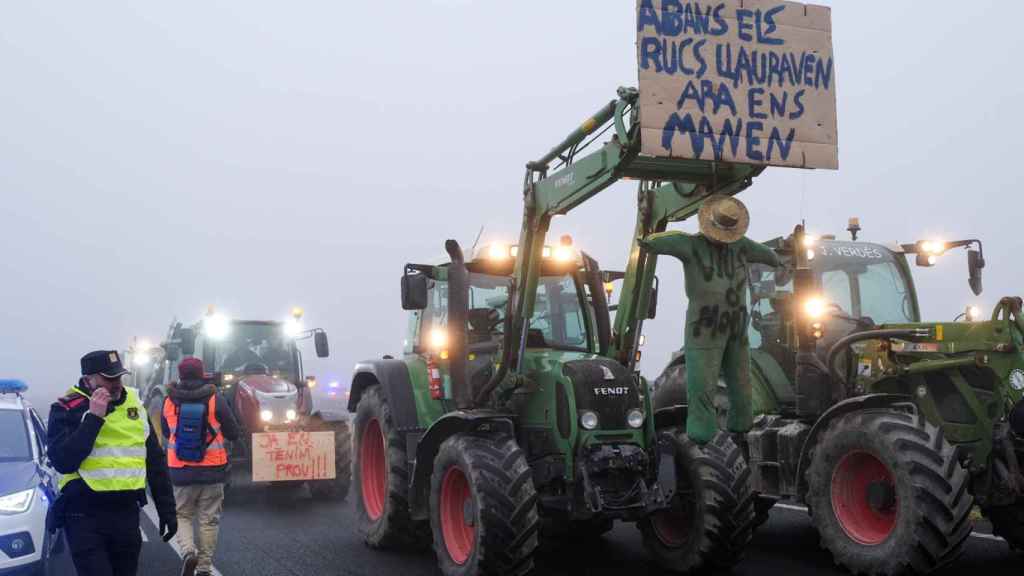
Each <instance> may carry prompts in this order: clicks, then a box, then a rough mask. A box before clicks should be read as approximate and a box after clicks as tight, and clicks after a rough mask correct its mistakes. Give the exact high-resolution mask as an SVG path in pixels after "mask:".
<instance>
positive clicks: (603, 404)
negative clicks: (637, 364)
mask: <svg viewBox="0 0 1024 576" xmlns="http://www.w3.org/2000/svg"><path fill="white" fill-rule="evenodd" d="M562 373H563V374H564V375H565V376H566V377H567V378H569V380H570V381H571V382H572V385H573V391H574V393H575V396H576V409H577V410H591V411H593V412H595V413H596V414H597V418H598V422H599V428H601V429H604V430H614V429H622V428H627V427H628V425H627V424H626V411H627V410H629V409H630V408H639V407H640V394H639V392H638V391H637V388H636V382H635V381H634V380H633V377H632V375H630V373H629V371H627V370H626V368H625V367H624V366H622V365H621V364H619V363H618V362H615V361H614V360H608V359H604V358H600V359H589V360H573V361H571V362H566V363H565V364H564V365H563V366H562Z"/></svg>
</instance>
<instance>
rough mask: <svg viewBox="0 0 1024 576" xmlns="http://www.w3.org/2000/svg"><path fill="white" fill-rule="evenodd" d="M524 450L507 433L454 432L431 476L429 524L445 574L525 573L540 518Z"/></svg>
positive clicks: (449, 575)
mask: <svg viewBox="0 0 1024 576" xmlns="http://www.w3.org/2000/svg"><path fill="white" fill-rule="evenodd" d="M531 474H532V473H531V471H530V467H529V465H528V464H527V463H526V456H525V455H524V454H523V451H522V450H521V449H520V448H519V446H518V445H517V444H516V442H515V440H513V439H512V438H510V437H507V436H497V437H490V436H471V435H465V434H457V435H455V436H452V437H451V438H449V439H448V440H445V442H444V443H443V444H442V445H441V449H440V451H439V452H438V454H437V457H436V458H435V460H434V471H433V476H431V480H430V527H431V529H432V530H433V533H434V551H435V553H436V554H437V561H438V564H439V565H440V567H441V572H443V573H444V574H445V575H447V576H452V575H458V576H470V575H474V576H475V575H484V574H502V575H504V574H512V575H521V574H526V573H527V572H529V571H530V570H531V569H532V568H533V552H534V550H535V549H536V548H537V534H538V531H539V527H540V519H539V517H538V514H537V492H536V491H535V490H534V487H533V477H532V475H531Z"/></svg>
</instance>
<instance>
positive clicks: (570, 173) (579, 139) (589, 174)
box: [475, 88, 763, 405]
mask: <svg viewBox="0 0 1024 576" xmlns="http://www.w3.org/2000/svg"><path fill="white" fill-rule="evenodd" d="M638 96H639V93H638V92H637V91H636V89H632V88H620V89H619V91H618V99H617V100H613V101H612V102H609V103H608V104H606V105H605V106H603V107H602V108H601V109H600V110H599V111H598V112H597V113H596V114H594V115H593V116H592V117H590V118H588V119H587V120H586V121H585V122H584V123H582V124H581V125H580V126H579V128H577V129H576V130H574V131H573V132H572V133H571V134H569V136H568V137H566V138H565V140H563V141H562V142H561V143H560V144H559V145H558V146H556V147H555V148H553V149H552V150H551V151H550V152H548V153H547V154H545V155H544V156H542V157H541V158H540V159H538V160H536V161H533V162H530V163H528V164H527V166H526V178H525V181H524V185H523V224H522V228H521V230H520V234H519V243H518V251H519V252H518V255H517V258H516V264H515V270H514V273H513V283H512V290H513V294H512V298H511V299H510V301H509V308H508V313H507V315H506V322H505V337H504V345H503V347H502V358H501V361H500V363H499V365H498V370H497V371H496V373H495V374H494V376H493V377H492V378H491V380H490V381H489V382H488V383H487V384H486V385H484V386H483V387H482V388H481V389H480V390H479V391H477V394H476V396H475V399H476V403H477V405H483V404H484V403H485V402H486V401H487V399H488V397H489V396H490V394H491V393H492V392H493V391H494V390H495V389H496V388H497V387H498V386H499V385H500V384H501V382H502V381H503V380H504V379H505V378H506V377H507V376H508V374H509V370H512V369H514V370H515V373H516V377H521V376H522V370H523V366H522V363H521V362H520V359H521V358H522V355H523V353H524V351H525V348H526V338H527V334H528V331H529V319H530V318H531V317H532V315H533V308H534V304H535V301H536V295H537V283H538V281H539V279H540V269H541V262H542V260H543V251H544V242H545V237H546V236H547V232H548V229H549V227H550V225H551V219H552V218H553V217H554V216H559V215H564V214H567V213H568V212H569V211H571V210H572V209H573V208H576V207H577V206H579V205H580V204H582V203H584V202H586V201H587V200H589V199H591V198H593V197H594V196H596V195H597V194H598V193H600V192H601V191H603V190H605V189H606V188H608V187H609V186H611V185H612V184H614V183H616V182H618V181H619V180H621V179H623V178H629V179H635V180H639V181H640V182H641V188H642V190H643V189H644V186H645V184H644V182H658V183H662V182H668V183H669V184H665V185H664V186H660V187H658V188H657V189H652V190H651V191H652V192H655V193H654V196H653V198H651V199H650V200H649V201H646V205H647V206H648V207H649V208H648V209H647V211H646V212H645V210H644V205H645V200H644V197H643V196H644V195H643V194H641V202H640V203H641V208H640V213H638V216H637V234H636V235H635V237H634V239H633V249H632V251H631V254H630V262H629V272H628V273H627V277H626V283H627V286H628V287H629V288H628V289H626V291H625V292H624V293H623V297H626V298H627V300H628V301H629V302H630V304H629V305H628V306H627V307H626V309H625V310H623V309H620V310H619V311H618V312H617V314H616V332H615V333H616V336H613V343H614V345H613V346H612V347H611V349H610V352H609V354H610V355H612V356H613V357H617V358H620V360H622V361H624V363H627V364H629V365H630V366H632V364H631V363H629V362H628V361H627V358H629V357H630V356H631V355H632V350H635V346H636V342H635V340H636V336H635V334H637V333H638V332H639V330H638V328H639V322H640V319H639V318H638V311H639V310H646V308H645V306H646V305H647V302H648V300H649V292H650V288H651V286H652V285H653V282H654V265H655V259H654V258H651V259H650V262H649V263H648V257H647V255H646V253H643V251H641V249H640V247H639V244H638V242H637V241H638V239H639V238H642V237H643V236H646V234H647V233H649V232H652V231H657V230H659V229H661V230H663V229H664V227H665V225H666V224H667V223H668V222H670V221H676V220H683V219H685V218H688V217H689V216H691V215H693V214H694V213H695V212H696V211H697V210H699V208H700V204H701V203H702V202H703V201H704V199H706V198H707V197H708V196H709V195H711V194H714V193H723V194H735V193H737V192H739V191H740V190H743V189H744V188H746V187H747V186H749V185H750V180H751V178H753V176H756V175H757V174H759V173H760V172H761V171H762V170H763V167H758V166H748V165H740V164H728V163H720V162H714V161H706V160H689V159H682V158H662V157H651V156H642V155H640V153H639V151H640V132H639V129H638V124H639V123H638V111H637V109H636V103H637V100H638ZM612 128H614V134H613V135H612V137H611V138H610V139H609V140H608V141H607V142H605V143H604V144H602V145H601V146H600V148H599V149H597V150H595V151H593V152H590V153H589V154H586V155H583V156H580V157H579V158H577V154H578V153H579V152H580V150H582V149H585V148H587V147H589V146H590V144H591V143H593V142H595V141H596V140H597V139H598V138H599V137H600V136H601V134H603V133H604V132H605V131H606V130H610V129H612ZM595 133H596V136H594V137H593V138H592V139H591V140H590V141H589V142H587V141H586V140H587V138H588V137H590V136H591V135H593V134H595ZM556 160H560V161H561V164H560V165H559V166H557V167H556V168H557V169H556V171H555V172H553V173H551V174H549V173H548V170H549V166H550V164H551V163H552V162H554V161H556ZM659 226H660V228H659Z"/></svg>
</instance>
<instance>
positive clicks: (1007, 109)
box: [0, 0, 1024, 402]
mask: <svg viewBox="0 0 1024 576" xmlns="http://www.w3.org/2000/svg"><path fill="white" fill-rule="evenodd" d="M825 3H828V4H833V3H830V2H825ZM148 4H149V5H141V4H140V3H133V2H104V3H98V2H88V3H82V2H55V3H41V2H5V3H3V4H2V5H0V73H2V75H3V76H2V78H3V83H2V87H3V89H2V90H0V246H2V247H3V253H2V257H0V274H2V275H3V280H2V283H0V286H2V287H0V295H2V299H0V329H2V333H0V342H2V346H0V377H21V378H24V379H26V380H28V381H29V382H30V384H31V385H32V386H33V389H34V394H33V396H34V397H35V398H37V402H41V401H44V400H45V401H47V402H48V401H50V400H51V399H52V397H54V396H56V395H58V394H59V393H60V391H62V390H64V389H66V388H67V387H68V386H70V385H71V384H73V383H74V382H75V378H76V377H77V374H78V358H79V356H81V355H82V354H83V353H85V352H87V351H89V350H92V349H96V348H122V349H123V348H124V347H126V346H127V344H128V343H129V341H130V340H131V338H132V337H134V336H140V337H148V338H150V339H152V340H156V341H158V340H159V339H160V338H161V337H162V336H163V335H164V333H165V331H166V329H167V325H168V323H169V322H170V321H171V319H172V318H173V317H177V318H178V319H180V320H183V321H186V322H193V321H195V320H197V319H198V318H199V317H200V315H201V314H202V313H203V312H204V311H205V309H206V307H207V305H209V304H213V305H215V306H217V307H218V309H220V310H221V311H223V312H225V313H227V314H230V315H232V316H235V317H240V318H251V319H257V318H258V319H278V318H283V317H284V316H285V315H286V314H287V313H288V311H289V309H290V308H291V306H293V305H301V306H304V307H305V309H306V323H307V325H309V326H319V327H322V328H325V329H326V330H327V331H328V333H329V334H330V337H331V348H332V356H331V358H329V359H328V360H319V361H318V360H315V359H314V358H312V356H313V355H312V350H311V346H309V347H307V348H306V351H307V369H308V371H310V372H312V373H314V374H316V375H317V376H318V377H320V379H321V381H327V380H329V379H346V378H347V377H348V375H349V372H350V369H351V367H352V365H353V364H354V363H355V362H356V361H358V360H361V359H365V358H371V357H378V356H380V355H381V354H384V353H392V354H396V353H399V352H400V351H401V343H402V338H403V333H404V330H405V315H404V313H403V312H402V311H401V310H400V306H399V291H398V279H399V276H400V274H401V271H402V265H403V264H404V263H405V262H407V261H424V260H427V261H430V260H432V259H433V258H434V257H435V256H437V255H439V254H441V253H442V252H443V248H442V246H443V242H444V240H445V239H446V238H449V237H454V238H457V239H459V240H460V241H461V242H463V244H464V245H469V244H471V243H472V241H473V239H474V237H475V236H476V234H477V232H478V231H479V229H480V228H481V226H483V227H484V235H483V236H484V240H485V241H486V240H505V241H512V240H514V239H515V238H516V237H517V234H518V226H519V219H520V215H521V205H522V197H521V183H522V177H523V170H524V165H525V163H526V162H527V161H528V160H532V159H534V158H536V157H538V156H540V155H541V154H543V153H544V152H546V151H547V150H548V149H549V148H550V147H551V146H552V145H554V144H555V143H557V142H558V141H560V140H561V139H562V138H563V137H564V136H565V135H566V134H567V133H568V132H569V131H570V130H572V129H573V128H574V127H575V126H577V125H578V124H579V123H580V122H581V121H582V120H583V119H585V118H586V117H587V116H588V115H589V114H590V113H592V112H594V111H596V110H597V109H598V108H599V107H600V106H601V105H603V104H604V103H605V102H607V101H608V100H610V99H612V98H614V96H615V89H616V87H618V86H620V85H636V64H635V55H634V50H635V48H634V40H635V24H634V18H635V17H634V6H635V5H634V3H633V2H632V1H615V2H613V1H610V0H601V1H594V0H572V1H569V0H559V1H557V2H554V1H551V0H547V1H539V0H520V1H518V2H496V1H484V0H445V1H442V0H434V1H428V0H418V1H414V0H391V1H389V2H315V3H314V2H288V3H283V2H255V1H251V2H234V3H229V2H202V3H200V2H175V3H148ZM834 4H838V5H835V6H833V13H832V19H833V42H834V52H835V59H836V82H837V95H838V106H839V110H838V119H839V120H838V124H839V164H840V169H839V170H838V171H835V172H832V171H805V170H797V169H784V168H769V169H768V170H767V171H766V172H765V174H764V175H762V176H761V177H759V178H758V179H757V180H756V181H755V184H754V186H753V187H752V188H750V189H748V190H747V191H745V192H744V193H743V194H742V195H741V196H740V197H741V198H742V199H743V200H744V201H745V202H747V204H748V206H749V207H750V210H751V212H752V215H753V223H752V226H751V230H750V236H751V237H753V238H756V239H761V240H765V239H768V238H771V237H775V236H780V235H784V234H787V233H788V232H790V231H791V230H792V228H793V226H794V225H795V224H797V223H798V222H799V221H800V220H801V218H803V219H806V221H807V223H808V228H809V229H810V230H811V231H814V232H817V233H835V234H837V235H839V236H840V237H845V232H843V230H844V229H845V227H846V221H847V218H848V217H849V216H859V217H860V218H861V222H862V225H863V226H864V228H865V230H864V233H863V235H862V238H863V239H868V240H885V241H891V240H899V241H904V242H910V241H914V240H917V239H921V238H926V237H932V236H940V237H942V238H946V239H954V238H967V237H980V238H982V239H983V240H984V241H985V243H986V244H985V248H986V251H985V255H986V258H987V261H988V268H987V269H986V270H985V274H986V276H985V288H986V290H985V293H984V295H983V296H982V297H981V298H974V297H973V296H972V295H971V293H970V291H969V289H968V286H967V281H966V279H967V270H966V254H965V253H963V252H962V251H959V252H956V253H952V254H950V255H948V256H947V257H945V258H944V259H943V260H942V262H941V263H940V264H939V265H938V266H936V267H935V268H932V269H915V275H916V278H917V281H918V286H919V290H920V292H921V304H922V309H923V313H924V316H925V317H926V318H928V319H934V320H949V319H952V317H953V316H954V315H956V314H957V313H958V312H960V311H961V310H963V308H964V307H965V306H966V305H967V304H969V303H975V304H980V305H983V306H984V307H986V312H987V311H989V310H990V309H991V306H992V304H994V303H995V302H996V301H997V300H998V298H999V297H1000V296H1003V295H1011V294H1012V295H1017V294H1021V293H1022V290H1021V286H1020V281H1021V273H1020V272H1019V254H1020V251H1021V248H1022V247H1024V242H1022V241H1021V239H1020V238H1021V232H1020V228H1019V226H1020V223H1019V217H1020V203H1019V200H1018V199H1019V194H1020V189H1021V185H1020V182H1021V178H1020V176H1019V175H1018V173H1019V170H1018V166H1019V164H1020V159H1019V158H1020V151H1019V142H1020V135H1021V134H1022V132H1024V130H1022V128H1024V126H1022V124H1024V123H1022V122H1021V119H1020V114H1021V112H1020V103H1021V101H1022V96H1024V80H1022V78H1021V75H1020V74H1019V63H1018V62H1017V60H1016V57H1017V54H1018V53H1019V51H1020V47H1021V44H1022V42H1021V40H1020V31H1019V23H1020V21H1021V20H1022V17H1024V8H1022V4H1021V3H1018V2H994V1H989V2H980V1H978V2H971V3H969V4H964V3H960V2H929V3H921V2H910V1H906V0H905V1H902V2H893V1H891V0H890V1H885V2H883V1H864V0H858V1H857V2H852V1H850V2H843V3H834ZM634 209H635V185H632V184H628V183H626V184H620V185H617V186H615V187H613V188H612V189H610V190H608V191H606V192H605V193H603V194H602V195H601V196H599V197H598V198H597V199H596V200H594V201H593V202H592V203H590V204H587V205H584V206H583V207H582V208H580V209H578V210H577V211H575V212H573V213H572V214H570V215H568V216H566V217H563V218H560V219H558V220H556V222H555V225H554V226H553V230H552V234H553V237H555V238H557V235H560V234H562V233H569V234H572V235H573V237H574V238H575V240H576V243H577V245H579V246H580V247H581V248H583V249H585V250H587V251H588V252H590V253H591V254H593V255H594V256H595V257H596V258H598V260H599V261H600V262H601V263H602V265H603V266H604V267H606V268H618V269H621V268H623V266H624V262H625V257H626V253H627V249H628V242H629V240H630V235H631V233H632V230H633V225H634V221H633V211H634ZM682 228H683V229H686V230H693V228H694V225H693V224H689V225H686V226H683V227H682ZM661 264H662V265H661V266H660V267H659V275H660V277H661V280H662V287H663V289H662V290H661V294H662V297H661V302H660V307H659V316H658V319H657V320H655V321H653V322H649V323H647V324H646V333H647V335H648V343H647V346H646V348H645V349H644V354H645V360H644V362H643V363H642V368H643V370H644V371H645V373H646V374H647V375H648V376H650V377H653V376H655V375H656V374H657V372H658V371H659V370H660V368H661V366H663V365H664V363H665V361H666V360H667V359H668V357H669V354H670V352H671V351H672V350H674V349H676V348H678V347H679V346H680V344H681V340H682V315H683V310H684V308H685V302H684V300H683V297H682V290H683V289H682V277H681V275H682V272H681V270H682V269H681V266H679V264H678V263H676V262H674V261H672V260H671V259H667V258H663V259H661Z"/></svg>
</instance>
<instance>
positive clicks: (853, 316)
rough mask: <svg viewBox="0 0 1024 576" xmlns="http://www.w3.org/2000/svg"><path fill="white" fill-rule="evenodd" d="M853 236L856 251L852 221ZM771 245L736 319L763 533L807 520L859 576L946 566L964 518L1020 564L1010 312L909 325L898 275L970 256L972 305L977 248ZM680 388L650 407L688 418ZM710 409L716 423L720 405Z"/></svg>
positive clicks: (1021, 337) (1022, 513)
mask: <svg viewBox="0 0 1024 576" xmlns="http://www.w3.org/2000/svg"><path fill="white" fill-rule="evenodd" d="M850 230H851V232H852V233H853V234H854V240H856V234H857V232H858V231H859V230H860V226H859V222H857V221H856V220H855V219H854V220H851V225H850ZM769 244H770V245H772V246H773V247H774V248H775V249H776V250H777V252H778V254H779V255H780V256H781V257H782V258H783V260H784V261H785V266H784V267H782V268H779V269H772V268H768V267H764V266H757V267H755V268H753V269H752V272H751V277H750V288H751V290H750V303H749V313H750V328H749V338H750V344H751V347H752V354H751V360H752V362H751V376H752V382H753V389H754V408H755V412H756V413H759V414H761V416H760V418H759V419H758V420H757V422H756V424H755V429H754V430H753V431H752V432H750V433H749V434H748V435H747V443H748V445H749V461H750V468H751V473H752V483H753V489H754V491H755V492H757V493H758V494H759V504H760V505H759V510H760V512H761V514H762V515H761V519H764V518H765V517H766V511H767V509H768V508H769V507H770V506H771V504H772V503H773V502H774V501H778V500H782V501H788V502H798V503H804V504H806V505H807V506H808V508H809V509H810V512H811V516H812V518H813V521H814V524H815V526H816V527H817V528H818V531H819V532H820V534H821V542H822V545H823V546H824V547H825V548H827V549H828V550H830V551H831V552H832V554H833V556H834V557H835V559H836V561H837V562H839V563H840V564H842V565H843V566H845V567H847V568H848V569H850V570H851V571H853V572H856V573H862V574H872V575H876V574H877V575H883V574H896V573H901V572H906V571H913V572H919V573H922V572H929V571H931V570H934V569H936V568H939V567H941V566H943V565H945V564H947V563H949V562H950V561H951V560H953V559H955V558H956V557H957V555H958V554H959V552H960V551H961V548H962V545H963V543H964V541H965V539H966V538H967V536H968V535H969V534H970V532H971V526H972V521H971V519H970V513H971V509H972V506H973V505H974V504H977V505H978V506H980V508H981V510H982V512H983V513H984V514H985V515H987V516H988V517H989V519H990V520H991V521H992V524H993V527H994V529H995V532H996V534H998V535H1000V536H1002V537H1004V538H1005V539H1006V540H1007V541H1008V542H1009V544H1010V546H1011V547H1013V548H1017V549H1021V548H1024V476H1022V475H1021V472H1020V462H1021V459H1022V458H1024V441H1022V438H1024V430H1022V429H1020V428H1021V425H1020V424H1018V429H1016V430H1013V429H1012V428H1011V425H1010V420H1011V419H1010V415H1011V411H1013V410H1014V407H1017V411H1018V412H1020V411H1021V410H1024V408H1022V407H1021V406H1022V405H1021V395H1022V390H1024V354H1022V346H1024V317H1022V314H1021V300H1020V299H1019V298H1004V299H1002V300H1001V301H1000V302H999V304H998V305H997V306H996V308H995V311H994V312H993V314H992V316H991V319H989V320H986V321H982V319H981V318H978V317H975V316H977V315H978V314H979V312H978V311H977V310H969V311H968V312H966V313H965V314H964V315H962V316H964V317H965V320H966V321H961V322H922V320H921V315H920V310H919V307H918V300H917V293H916V289H915V286H914V281H913V277H912V275H911V273H910V266H909V264H908V261H907V256H911V257H913V259H914V260H915V261H916V262H917V263H918V265H921V266H930V265H932V264H934V263H935V261H936V259H937V258H938V257H939V256H940V255H941V254H943V253H945V252H946V251H947V250H950V249H952V248H955V247H968V248H972V247H973V248H972V249H970V250H969V252H968V263H969V278H970V285H971V288H972V290H973V291H974V293H975V294H980V292H981V287H982V286H981V274H982V268H983V267H984V258H983V256H982V249H981V243H980V242H979V241H976V240H966V241H960V242H934V241H933V242H917V243H914V244H906V245H893V246H888V245H882V244H875V243H870V242H858V241H839V240H835V239H834V238H831V237H829V238H824V239H820V240H814V239H812V238H811V237H809V236H807V235H806V234H805V233H804V231H803V228H802V227H798V228H797V229H796V231H795V232H794V234H793V235H792V236H790V237H788V238H786V239H779V240H776V241H773V242H771V243H769ZM685 381H686V364H685V358H684V356H683V355H682V354H680V355H678V356H677V357H675V358H674V359H673V360H672V361H671V362H670V364H669V365H668V367H667V368H666V369H665V370H664V372H663V373H662V374H661V376H660V377H659V378H658V379H657V380H656V382H655V387H656V392H655V400H654V404H655V407H656V408H661V409H667V408H670V407H672V406H685V405H686V403H687V398H686V384H685ZM716 405H718V406H719V407H720V408H721V409H722V410H723V416H724V410H725V408H726V407H727V400H726V399H725V394H724V393H723V394H720V395H719V396H718V398H717V399H716ZM1022 416H1024V414H1022ZM1019 418H1020V417H1019V416H1018V422H1019Z"/></svg>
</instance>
